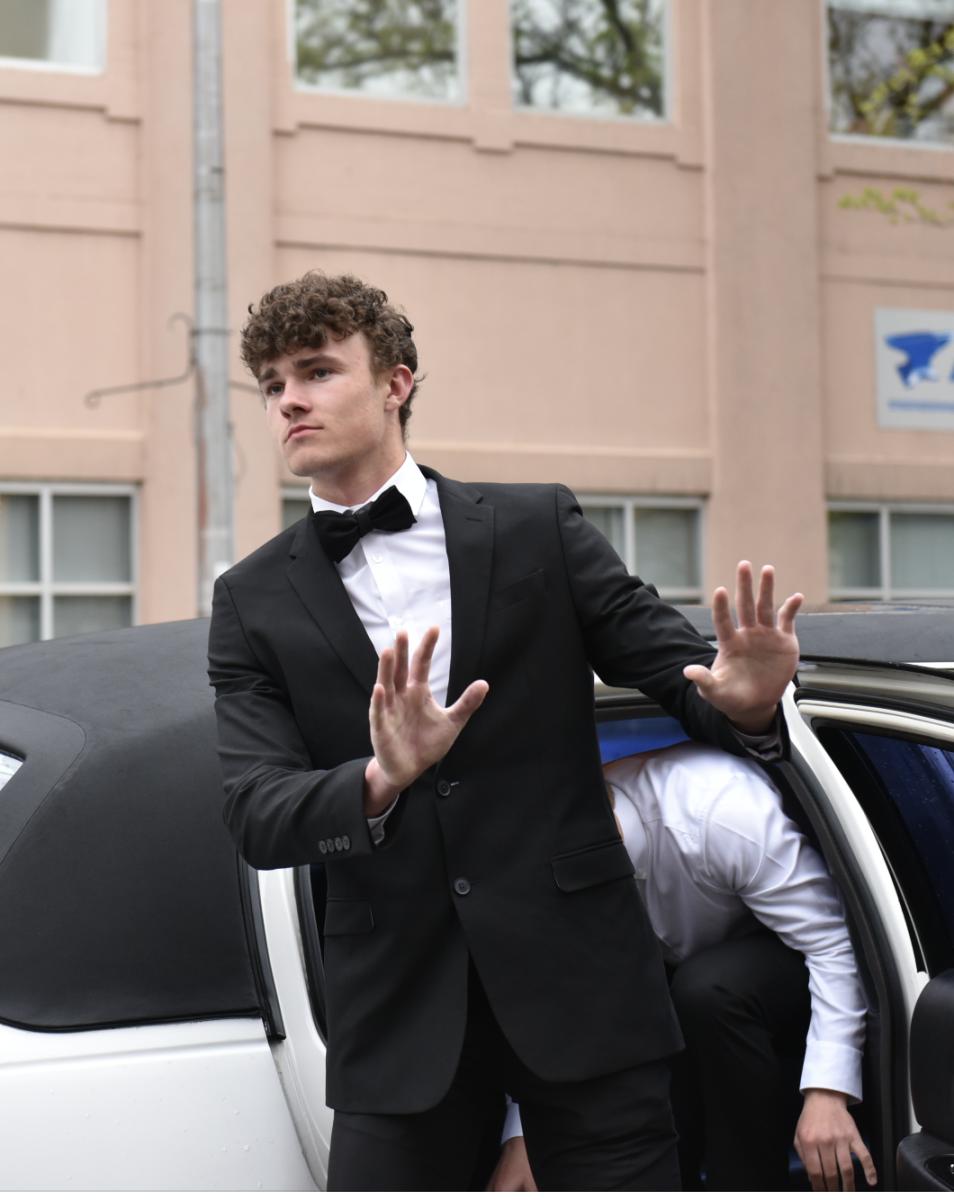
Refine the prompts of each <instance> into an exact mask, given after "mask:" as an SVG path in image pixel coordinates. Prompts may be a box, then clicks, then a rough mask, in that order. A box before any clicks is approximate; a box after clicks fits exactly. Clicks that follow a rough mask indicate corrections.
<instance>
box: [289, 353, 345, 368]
mask: <svg viewBox="0 0 954 1200" xmlns="http://www.w3.org/2000/svg"><path fill="white" fill-rule="evenodd" d="M323 359H324V360H325V361H326V362H336V361H337V360H336V358H335V356H334V355H333V354H329V353H328V352H327V351H326V350H321V351H320V352H319V353H318V354H312V355H311V357H310V358H296V359H294V361H293V362H292V366H293V367H294V368H295V370H296V371H307V370H308V368H309V367H312V366H314V364H315V363H316V362H321V361H322V360H323Z"/></svg>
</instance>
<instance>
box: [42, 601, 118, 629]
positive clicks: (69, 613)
mask: <svg viewBox="0 0 954 1200" xmlns="http://www.w3.org/2000/svg"><path fill="white" fill-rule="evenodd" d="M131 624H132V597H131V596H56V597H54V599H53V636H54V637H70V635H71V634H74V633H101V632H103V630H105V629H123V628H125V626H127V625H131Z"/></svg>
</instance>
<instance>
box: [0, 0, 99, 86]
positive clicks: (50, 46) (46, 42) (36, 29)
mask: <svg viewBox="0 0 954 1200" xmlns="http://www.w3.org/2000/svg"><path fill="white" fill-rule="evenodd" d="M105 18H106V13H105V6H104V0H0V57H3V58H25V59H33V60H35V61H40V62H50V63H57V64H59V65H61V66H69V67H90V68H93V69H94V70H101V69H102V66H103V43H104V34H105Z"/></svg>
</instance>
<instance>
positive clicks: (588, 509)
mask: <svg viewBox="0 0 954 1200" xmlns="http://www.w3.org/2000/svg"><path fill="white" fill-rule="evenodd" d="M581 507H582V509H583V516H584V517H586V519H587V520H588V521H589V522H590V524H591V525H595V526H596V528H597V529H598V530H599V531H600V533H601V534H602V535H603V537H605V538H606V540H607V541H608V542H609V543H610V545H611V546H612V547H613V549H614V550H615V551H616V553H617V554H618V555H619V556H620V558H621V559H622V560H623V561H624V562H625V561H626V535H625V533H624V526H623V510H622V508H620V507H619V506H618V505H615V504H614V505H612V506H610V505H606V506H603V505H592V504H583V505H581Z"/></svg>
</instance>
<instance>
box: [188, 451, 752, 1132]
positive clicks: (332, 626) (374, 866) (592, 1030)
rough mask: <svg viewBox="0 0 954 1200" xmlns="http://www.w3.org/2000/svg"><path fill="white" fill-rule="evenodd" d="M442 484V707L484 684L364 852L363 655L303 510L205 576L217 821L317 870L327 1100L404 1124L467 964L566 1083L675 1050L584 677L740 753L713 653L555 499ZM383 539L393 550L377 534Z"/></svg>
mask: <svg viewBox="0 0 954 1200" xmlns="http://www.w3.org/2000/svg"><path fill="white" fill-rule="evenodd" d="M425 474H427V475H428V476H429V477H430V478H432V479H435V480H436V481H437V486H438V493H439V497H440V504H441V512H442V515H443V519H444V527H445V531H446V537H447V556H448V560H449V564H450V579H451V606H452V620H453V644H452V651H451V667H450V685H449V689H448V698H447V702H448V703H449V704H450V703H452V702H453V701H454V700H455V699H456V698H457V697H458V696H459V695H460V693H461V692H462V691H463V690H464V688H465V687H466V686H467V684H469V683H470V682H471V681H472V680H474V679H478V678H483V679H486V680H487V681H488V683H489V684H490V692H489V694H488V696H487V699H486V700H485V701H484V704H483V706H482V707H481V708H480V709H479V710H478V711H477V713H476V714H475V715H474V716H473V717H472V718H471V720H470V723H469V724H468V725H467V726H466V728H465V729H464V731H463V732H462V733H461V735H460V737H459V738H458V740H457V742H456V743H455V745H454V746H453V747H452V749H451V751H450V752H449V754H448V755H447V756H446V758H444V759H443V760H442V761H441V762H440V763H438V764H437V765H436V766H435V767H433V768H431V769H430V770H428V771H427V772H425V774H424V775H423V776H421V778H420V779H418V780H417V781H416V782H415V783H414V784H413V785H412V786H411V787H410V788H409V789H408V790H407V792H405V793H404V794H403V796H402V797H401V799H400V800H399V801H398V804H397V806H396V808H395V810H394V811H393V812H392V813H391V815H390V816H389V817H388V820H387V825H386V830H387V832H386V836H385V839H384V841H383V842H382V843H381V845H380V846H377V847H375V846H374V845H373V843H372V841H371V838H370V836H369V833H368V825H367V821H366V819H365V815H364V810H363V803H362V788H363V778H364V770H365V766H366V764H367V762H368V760H369V758H370V757H371V754H372V750H371V742H370V734H369V728H368V705H369V699H370V693H371V689H372V687H373V685H374V681H375V676H376V671H377V654H376V652H375V650H374V647H373V645H372V643H371V641H370V639H369V638H368V636H367V634H366V632H365V630H364V627H363V626H362V624H361V622H360V620H359V619H358V616H357V614H356V613H355V611H354V608H353V606H352V604H351V601H350V600H349V598H348V595H347V592H346V591H345V588H344V585H343V584H342V582H341V579H340V577H339V575H338V572H337V570H336V568H335V567H334V565H333V564H332V563H331V562H330V561H329V559H328V558H327V557H326V556H325V554H324V552H323V550H322V549H321V546H320V544H319V542H318V538H317V535H316V534H315V531H314V527H313V525H312V522H311V521H310V520H304V521H301V522H299V523H298V524H297V525H295V526H292V527H291V528H290V529H287V530H286V531H285V532H284V533H282V534H280V535H279V536H278V537H277V538H274V539H273V540H272V541H271V542H269V543H267V544H266V545H265V546H263V547H262V548H261V549H259V550H257V551H256V552H255V553H254V554H252V555H251V556H250V557H248V558H246V559H245V560H244V561H243V562H241V563H239V564H238V565H237V566H235V567H233V568H232V569H231V570H230V571H228V572H226V573H225V575H223V576H222V577H221V578H220V579H219V580H218V582H217V584H216V590H215V602H214V609H213V617H212V629H211V635H210V644H209V661H210V677H211V679H212V682H213V684H214V686H215V689H216V697H217V699H216V712H217V715H218V725H219V738H220V755H221V761H222V767H223V772H224V780H225V789H226V796H227V800H226V805H225V820H226V823H227V824H228V827H229V829H230V831H231V833H232V836H233V837H234V839H235V841H236V843H237V845H238V847H239V849H240V851H241V853H242V854H243V855H244V856H245V858H246V859H247V860H248V861H249V862H250V863H251V864H252V865H253V866H255V867H258V868H259V869H266V870H267V869H269V868H274V867H290V866H296V865H299V864H304V863H312V862H318V861H321V860H323V861H324V862H325V863H326V864H327V872H328V908H327V918H326V922H325V934H326V938H325V958H326V963H325V966H326V978H327V1006H328V1076H327V1080H328V1082H327V1092H328V1103H329V1104H330V1105H331V1106H332V1107H333V1108H336V1109H341V1110H343V1111H349V1112H388V1113H405V1112H418V1111H421V1110H424V1109H426V1108H429V1107H431V1106H432V1105H434V1104H436V1103H437V1102H438V1101H439V1100H440V1099H441V1098H442V1097H443V1095H444V1094H445V1092H446V1091H447V1089H448V1087H449V1086H450V1083H451V1080H452V1078H453V1075H454V1072H455V1069H456V1066H457V1062H458V1058H459V1054H460V1049H461V1044H462V1040H463V1033H464V1024H465V1019H466V1008H467V971H468V954H470V955H471V956H472V957H473V960H474V963H475V964H476V967H477V970H478V972H479V974H480V977H481V980H482V981H483V984H484V987H485V988H486V991H487V995H488V997H489V999H490V1003H491V1005H492V1007H493V1010H494V1012H495V1014H496V1016H497V1019H498V1020H499V1022H500V1025H501V1027H502V1028H503V1031H504V1033H505V1034H506V1036H507V1038H508V1039H509V1041H510V1043H511V1045H512V1046H513V1048H514V1050H515V1051H516V1052H517V1054H518V1055H519V1056H520V1058H521V1059H522V1060H523V1061H524V1063H525V1064H526V1065H527V1066H528V1067H530V1069H531V1070H533V1071H534V1072H535V1073H536V1074H538V1075H540V1076H541V1077H542V1078H544V1079H549V1080H554V1081H557V1080H559V1081H564V1080H579V1079H585V1078H590V1077H593V1076H597V1075H601V1074H606V1073H609V1072H612V1071H616V1070H621V1069H622V1068H624V1067H628V1066H633V1065H636V1064H638V1063H641V1062H646V1061H651V1060H653V1059H657V1058H660V1057H662V1056H664V1055H667V1054H670V1053H672V1052H674V1051H676V1050H677V1049H679V1048H680V1046H681V1044H682V1043H681V1038H680V1035H679V1030H678V1026H677V1023H676V1020H675V1017H674V1014H673V1012H672V1009H671V1006H670V1003H669V995H668V989H667V987H666V981H665V977H664V971H663V966H662V961H661V958H660V954H659V951H658V948H657V944H656V939H655V937H654V936H653V933H652V930H651V928H650V925H649V921H648V919H647V917H646V914H645V912H644V910H643V907H642V904H641V902H640V899H639V895H638V892H637V889H636V883H635V880H634V879H633V868H632V864H631V863H630V860H629V856H628V854H627V852H626V850H625V848H624V846H623V844H622V842H621V841H620V839H619V836H618V834H617V830H616V825H615V821H614V818H613V813H612V809H611V807H610V804H609V800H608V798H607V793H606V789H605V787H604V783H603V774H602V770H601V766H600V753H599V745H598V742H597V736H596V727H595V723H594V716H593V673H592V672H593V670H594V669H595V670H596V672H597V673H598V675H599V676H600V677H601V678H602V679H603V680H605V681H606V682H607V683H609V684H614V685H618V686H634V687H639V688H640V689H642V690H643V691H644V692H646V693H647V694H648V695H650V696H652V697H653V698H654V699H656V700H657V701H658V702H659V703H660V704H661V705H662V706H663V707H664V708H665V709H666V710H667V711H668V712H670V713H672V714H673V715H674V716H676V717H678V719H679V720H680V721H681V722H682V724H683V725H684V727H685V728H686V730H687V731H688V732H689V734H690V735H691V736H692V737H695V738H698V739H701V740H703V741H707V742H710V743H713V744H716V745H720V746H722V747H723V748H725V749H726V750H729V751H730V752H732V753H735V754H740V753H743V751H742V749H741V747H740V745H739V743H738V741H737V740H736V738H735V737H734V735H733V734H732V732H731V729H730V727H729V725H728V722H727V721H726V720H725V718H723V717H722V715H721V714H720V713H718V712H717V711H716V710H715V709H714V708H712V707H711V706H710V705H708V704H707V703H706V702H705V701H703V700H702V698H701V697H700V696H699V694H698V692H697V691H696V688H695V687H694V685H691V684H689V683H688V681H687V680H686V679H685V678H684V676H683V674H682V668H683V667H684V666H685V665H686V664H687V663H690V662H703V663H706V664H708V663H711V661H712V659H713V657H714V655H713V651H712V649H711V647H710V646H709V644H708V643H707V642H705V641H704V640H702V639H701V638H700V637H699V636H698V635H697V634H696V633H695V631H694V630H693V629H692V627H691V626H690V625H689V624H688V622H687V621H685V620H684V619H683V618H682V617H681V616H680V615H679V613H677V612H676V611H675V610H674V609H672V608H670V607H669V606H668V605H666V604H664V603H663V602H662V601H661V600H659V599H658V598H657V597H656V596H655V595H654V594H653V592H652V591H650V590H649V589H648V588H646V587H645V586H644V585H643V584H642V582H641V581H640V580H639V579H638V578H635V577H632V576H630V575H629V574H628V573H627V571H626V568H625V567H624V565H623V563H622V562H621V561H620V559H619V558H618V557H617V555H616V553H615V552H614V551H613V549H612V547H611V546H610V545H609V543H608V542H607V541H606V540H605V538H603V536H602V535H601V534H600V533H599V532H598V531H597V530H596V529H595V528H594V527H593V526H592V525H591V524H589V522H587V521H586V520H584V519H583V516H582V513H581V511H580V508H579V506H578V504H577V503H576V500H575V499H574V497H573V495H572V493H570V492H569V491H568V490H567V489H566V488H564V487H560V486H555V485H539V486H538V485H519V486H517V485H501V484H481V485H471V484H464V483H455V482H453V481H452V480H449V479H444V478H442V477H441V476H440V475H438V474H437V473H436V472H433V471H428V470H427V469H425ZM393 536H396V537H400V536H401V535H400V534H399V533H398V534H395V535H393Z"/></svg>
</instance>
